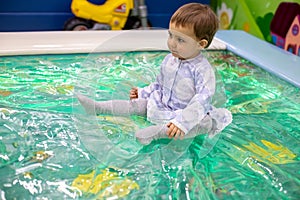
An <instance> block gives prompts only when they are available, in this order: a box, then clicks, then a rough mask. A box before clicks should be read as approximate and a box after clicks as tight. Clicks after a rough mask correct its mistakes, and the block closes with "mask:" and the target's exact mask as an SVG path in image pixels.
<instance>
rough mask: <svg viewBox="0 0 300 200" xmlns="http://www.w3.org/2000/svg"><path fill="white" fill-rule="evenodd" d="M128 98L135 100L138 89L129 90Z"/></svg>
mask: <svg viewBox="0 0 300 200" xmlns="http://www.w3.org/2000/svg"><path fill="white" fill-rule="evenodd" d="M129 98H130V99H137V98H138V88H137V87H133V88H131V90H130V92H129Z"/></svg>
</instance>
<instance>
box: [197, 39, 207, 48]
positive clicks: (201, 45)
mask: <svg viewBox="0 0 300 200" xmlns="http://www.w3.org/2000/svg"><path fill="white" fill-rule="evenodd" d="M198 44H199V46H200V47H201V48H202V49H204V48H205V47H206V46H207V44H208V41H207V40H206V39H202V40H200V41H199V43H198Z"/></svg>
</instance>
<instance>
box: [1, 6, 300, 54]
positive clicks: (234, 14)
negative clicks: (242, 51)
mask: <svg viewBox="0 0 300 200" xmlns="http://www.w3.org/2000/svg"><path fill="white" fill-rule="evenodd" d="M75 1H76V2H80V3H84V2H89V3H93V4H95V5H99V6H100V5H103V4H105V2H106V1H105V0H51V1H43V0H26V1H20V0H9V1H8V0H0V5H1V6H0V24H1V26H0V31H1V32H8V31H60V30H65V27H66V22H67V21H68V20H69V22H70V19H71V18H76V17H78V15H76V16H75V15H74V8H73V9H71V4H72V2H75ZM117 1H119V2H121V0H110V2H117ZM123 1H124V0H123ZM126 2H128V0H127V1H126ZM129 2H132V3H133V2H140V0H132V1H129ZM142 2H144V3H145V5H146V8H147V9H146V10H147V16H146V19H147V20H148V22H149V24H150V25H151V26H152V27H155V28H168V23H169V19H170V17H171V15H172V14H173V13H174V11H175V10H176V9H177V8H178V7H180V6H181V5H183V4H186V3H190V2H199V3H203V4H208V5H210V6H211V7H212V8H213V10H214V11H215V12H216V14H217V15H218V17H219V20H220V25H221V26H220V29H234V30H243V31H246V32H248V33H250V34H252V35H254V36H256V37H258V38H260V39H262V40H265V41H268V42H270V43H273V44H275V45H277V46H279V47H281V48H285V49H286V50H288V51H290V52H292V53H294V54H298V55H300V50H297V49H299V48H300V47H299V43H300V33H299V32H300V31H299V29H300V0H288V1H282V0H194V1H191V0H144V1H142ZM282 4H285V5H282ZM120 5H121V6H122V5H123V4H120ZM127 5H128V4H127ZM280 5H281V7H280ZM121 6H120V8H118V9H122V7H121ZM78 8H80V9H85V11H86V12H91V13H92V11H94V13H93V14H91V15H93V17H95V18H97V17H99V18H101V17H102V18H104V17H105V16H103V13H102V12H100V11H99V10H98V8H97V7H94V8H93V9H92V7H90V6H86V7H85V8H84V6H82V5H77V8H75V9H78ZM107 8H108V7H106V8H105V9H104V10H105V11H107V10H108V9H107ZM127 9H128V7H127ZM83 15H84V14H83ZM85 15H86V14H85ZM87 18H88V17H87ZM88 20H90V19H88ZM94 20H95V19H94ZM127 21H128V20H127ZM78 22H80V23H83V24H87V22H84V21H80V20H79V21H78V18H77V21H75V22H74V21H72V22H71V25H72V26H74V23H78ZM88 23H90V21H89V22H88ZM144 24H145V23H144ZM90 26H91V27H92V26H94V24H93V25H91V24H90ZM91 27H88V29H90V28H91ZM130 27H132V24H131V25H130V26H129V28H127V29H131V28H130ZM81 28H82V27H80V28H79V29H78V30H81ZM102 28H103V27H102ZM118 28H119V29H120V27H117V28H115V29H114V30H116V29H118ZM103 29H106V28H105V27H104V28H103ZM74 30H75V29H74ZM287 40H288V41H296V42H294V43H295V45H294V43H293V42H292V43H293V44H292V45H290V43H288V44H287V43H286V42H287ZM293 45H294V46H293ZM297 45H298V46H297ZM288 46H290V47H288Z"/></svg>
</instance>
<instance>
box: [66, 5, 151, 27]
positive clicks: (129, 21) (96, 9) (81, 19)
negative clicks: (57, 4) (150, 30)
mask: <svg viewBox="0 0 300 200" xmlns="http://www.w3.org/2000/svg"><path fill="white" fill-rule="evenodd" d="M71 10H72V12H73V14H74V15H75V16H76V17H73V18H71V19H69V20H68V21H66V23H65V25H64V30H74V31H78V30H88V29H92V30H122V29H124V30H125V29H136V28H140V27H148V26H149V22H148V20H147V7H146V5H145V2H144V0H106V2H105V3H104V4H102V5H97V4H93V3H91V2H90V1H88V0H73V1H72V4H71Z"/></svg>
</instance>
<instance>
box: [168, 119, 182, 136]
mask: <svg viewBox="0 0 300 200" xmlns="http://www.w3.org/2000/svg"><path fill="white" fill-rule="evenodd" d="M167 127H168V128H169V129H168V131H167V135H168V136H169V138H172V137H174V139H175V140H176V139H177V138H180V139H181V140H182V139H183V137H184V135H185V133H184V132H183V131H182V130H181V129H180V128H178V127H177V126H176V125H175V124H173V123H171V122H169V123H168V124H167Z"/></svg>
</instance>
